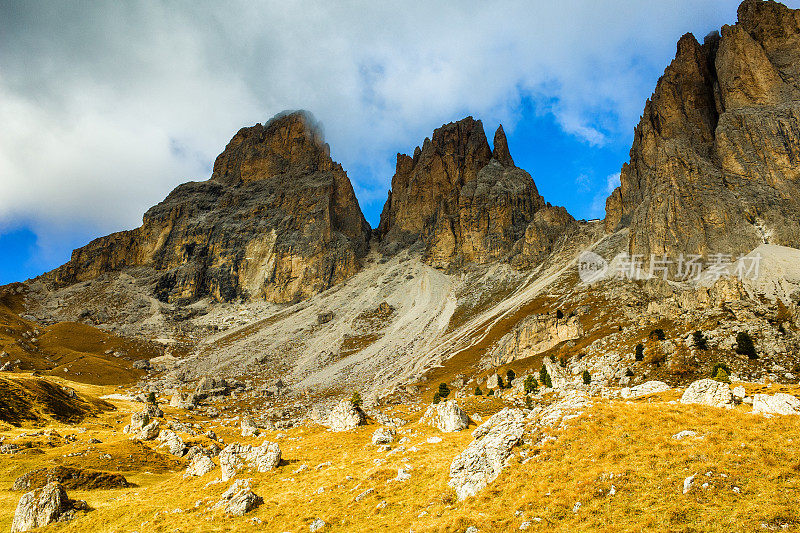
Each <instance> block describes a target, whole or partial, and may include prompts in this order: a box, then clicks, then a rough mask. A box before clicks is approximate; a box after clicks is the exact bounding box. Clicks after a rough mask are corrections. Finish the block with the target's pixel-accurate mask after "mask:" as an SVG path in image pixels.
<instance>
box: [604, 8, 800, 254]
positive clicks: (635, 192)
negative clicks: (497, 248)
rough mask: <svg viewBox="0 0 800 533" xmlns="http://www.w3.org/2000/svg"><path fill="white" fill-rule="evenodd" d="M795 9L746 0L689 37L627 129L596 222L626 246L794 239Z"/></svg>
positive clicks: (792, 242)
mask: <svg viewBox="0 0 800 533" xmlns="http://www.w3.org/2000/svg"><path fill="white" fill-rule="evenodd" d="M799 76H800V11H797V10H790V9H788V8H786V7H785V6H783V5H781V4H778V3H775V2H772V1H768V2H764V1H761V0H745V2H743V3H742V4H741V6H740V7H739V21H738V23H737V24H736V25H735V26H725V27H723V28H722V33H721V35H719V34H716V33H714V34H711V35H709V36H708V37H707V38H706V39H705V42H704V43H703V44H702V45H701V44H699V43H698V42H697V40H696V39H695V38H694V36H692V35H691V34H687V35H684V36H683V37H682V38H681V40H680V41H679V42H678V51H677V55H676V57H675V59H674V60H673V61H672V63H671V64H670V65H669V67H667V69H666V71H665V72H664V75H663V76H662V77H661V79H660V80H659V82H658V84H657V86H656V90H655V92H654V93H653V96H652V97H651V99H650V100H648V102H647V104H646V105H645V109H644V113H643V115H642V118H641V121H640V123H639V125H638V126H637V127H636V130H635V135H634V143H633V147H632V148H631V152H630V162H629V163H627V164H626V165H624V166H623V168H622V173H621V186H620V187H619V188H618V189H617V190H616V191H614V193H613V194H612V195H611V197H610V198H609V199H608V201H607V203H606V228H607V229H608V230H615V229H619V228H622V227H630V230H631V233H630V251H631V253H637V254H638V253H641V254H650V253H656V254H660V253H669V254H677V253H679V252H688V253H698V254H701V255H708V254H711V253H716V252H721V253H731V254H738V253H743V252H747V251H749V250H751V249H753V248H754V247H755V246H757V245H758V244H760V243H765V242H766V243H773V244H783V245H788V246H800V217H798V216H797V213H798V212H800V182H798V179H800V77H799Z"/></svg>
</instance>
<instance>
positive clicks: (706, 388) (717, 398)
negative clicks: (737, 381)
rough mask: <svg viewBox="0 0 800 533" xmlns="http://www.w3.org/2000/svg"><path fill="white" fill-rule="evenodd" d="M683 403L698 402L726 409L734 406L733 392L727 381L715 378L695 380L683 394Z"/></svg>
mask: <svg viewBox="0 0 800 533" xmlns="http://www.w3.org/2000/svg"><path fill="white" fill-rule="evenodd" d="M681 403H698V404H700V405H708V406H710V407H720V408H724V409H732V408H733V393H732V392H731V388H730V386H729V385H728V384H727V383H723V382H721V381H716V380H714V379H701V380H699V381H695V382H694V383H692V384H691V385H689V388H687V389H686V391H684V393H683V396H681Z"/></svg>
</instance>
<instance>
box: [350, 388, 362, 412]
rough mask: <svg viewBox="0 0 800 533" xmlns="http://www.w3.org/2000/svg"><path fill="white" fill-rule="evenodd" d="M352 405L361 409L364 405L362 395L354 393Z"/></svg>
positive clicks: (351, 399) (351, 398)
mask: <svg viewBox="0 0 800 533" xmlns="http://www.w3.org/2000/svg"><path fill="white" fill-rule="evenodd" d="M350 403H351V404H353V407H355V408H356V409H359V408H360V407H361V404H362V403H363V402H362V401H361V395H360V394H359V393H357V392H354V393H353V395H352V396H351V397H350Z"/></svg>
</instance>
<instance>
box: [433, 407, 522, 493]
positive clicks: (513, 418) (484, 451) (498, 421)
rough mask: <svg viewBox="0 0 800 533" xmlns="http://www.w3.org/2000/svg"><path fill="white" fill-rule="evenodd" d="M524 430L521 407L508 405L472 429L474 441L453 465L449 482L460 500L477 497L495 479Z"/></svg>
mask: <svg viewBox="0 0 800 533" xmlns="http://www.w3.org/2000/svg"><path fill="white" fill-rule="evenodd" d="M524 430H525V423H524V414H523V412H522V410H521V409H512V408H508V407H506V408H505V409H503V410H502V411H500V412H498V413H497V414H495V415H494V416H492V417H491V418H489V420H487V421H486V422H484V423H483V424H481V425H480V426H479V427H478V428H477V429H476V430H475V431H473V432H472V436H473V438H474V439H475V440H473V441H472V442H471V443H470V444H469V445H468V446H467V447H466V449H465V450H464V451H463V452H461V453H460V454H459V455H458V456H457V457H456V458H455V459H454V460H453V462H452V464H451V465H450V481H449V482H448V485H450V486H451V487H453V488H454V489H455V491H456V494H457V495H458V499H459V500H463V499H465V498H468V497H470V496H474V495H475V494H477V493H478V492H479V491H480V490H482V489H483V488H485V487H486V486H487V485H488V484H489V483H491V482H492V481H494V479H495V478H497V476H498V475H499V474H500V471H501V470H502V469H503V464H504V462H505V460H506V459H507V458H508V456H509V455H510V454H511V449H512V448H513V447H514V446H515V445H516V444H518V443H519V442H520V440H521V439H522V434H523V432H524Z"/></svg>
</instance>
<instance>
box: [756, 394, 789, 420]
mask: <svg viewBox="0 0 800 533" xmlns="http://www.w3.org/2000/svg"><path fill="white" fill-rule="evenodd" d="M753 412H754V413H759V414H770V415H800V400H798V399H797V397H795V396H792V395H791V394H786V393H784V392H778V393H776V394H775V395H774V396H770V395H769V394H756V395H755V396H753Z"/></svg>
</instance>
